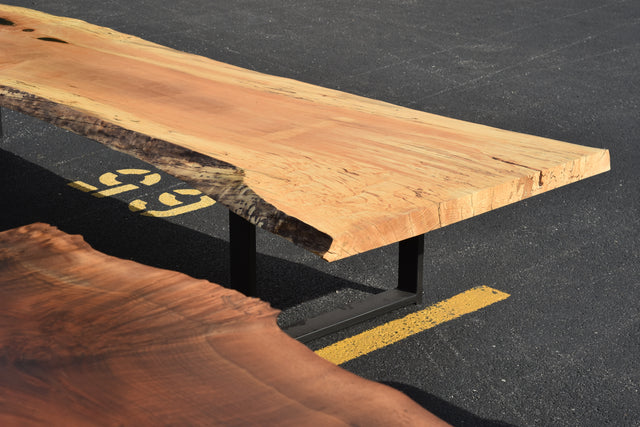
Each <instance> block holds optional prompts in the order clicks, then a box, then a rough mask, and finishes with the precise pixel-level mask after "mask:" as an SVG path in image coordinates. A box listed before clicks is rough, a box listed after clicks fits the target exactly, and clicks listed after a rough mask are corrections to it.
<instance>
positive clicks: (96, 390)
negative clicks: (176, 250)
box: [0, 224, 447, 427]
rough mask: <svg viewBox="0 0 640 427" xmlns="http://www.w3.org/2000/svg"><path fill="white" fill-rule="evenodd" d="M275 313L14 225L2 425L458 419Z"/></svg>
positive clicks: (8, 258) (4, 319) (2, 333)
mask: <svg viewBox="0 0 640 427" xmlns="http://www.w3.org/2000/svg"><path fill="white" fill-rule="evenodd" d="M276 314H277V312H276V310H274V309H272V308H270V307H269V306H268V305H267V304H266V303H264V302H262V301H260V300H257V299H252V298H247V297H245V296H243V295H242V294H240V293H238V292H236V291H233V290H228V289H225V288H222V287H221V286H218V285H215V284H213V283H210V282H207V281H204V280H196V279H193V278H190V277H188V276H186V275H184V274H180V273H177V272H173V271H167V270H160V269H157V268H153V267H148V266H144V265H141V264H137V263H135V262H132V261H125V260H121V259H118V258H114V257H110V256H107V255H105V254H102V253H100V252H97V251H95V250H93V249H92V248H91V247H90V246H89V245H88V244H87V243H85V242H84V240H83V239H82V238H81V237H80V236H70V235H68V234H65V233H63V232H61V231H59V230H57V229H55V228H53V227H51V226H48V225H46V224H32V225H29V226H25V227H21V228H18V229H14V230H9V231H5V232H2V233H0V425H2V426H10V425H47V426H52V425H55V426H65V427H66V426H85V425H92V426H112V425H113V426H115V425H118V426H123V425H127V426H160V425H176V426H187V425H225V426H232V425H240V426H246V425H278V426H281V425H292V426H306V425H313V426H330V425H331V426H333V425H352V426H353V425H362V426H385V427H386V426H395V425H407V426H418V425H425V426H428V425H429V426H443V425H447V424H445V423H444V422H443V421H441V420H440V419H438V418H437V417H435V416H434V415H433V414H431V413H429V412H427V411H425V410H424V409H422V408H421V407H420V406H419V405H418V404H416V403H415V402H413V401H412V400H411V399H409V398H408V397H406V396H405V395H403V394H402V393H400V392H399V391H397V390H394V389H392V388H390V387H387V386H385V385H382V384H378V383H375V382H372V381H368V380H365V379H364V378H360V377H358V376H356V375H353V374H351V373H349V372H347V371H345V370H343V369H341V368H339V367H337V366H334V365H332V364H331V363H329V362H327V361H325V360H323V359H321V358H320V357H318V356H316V355H315V354H314V353H313V352H312V351H311V350H309V349H308V348H306V347H305V346H304V345H302V344H300V343H299V342H297V341H295V340H294V339H292V338H290V337H289V336H287V335H286V334H285V333H284V332H282V331H281V330H280V328H279V327H278V326H277V324H276V319H275V317H276Z"/></svg>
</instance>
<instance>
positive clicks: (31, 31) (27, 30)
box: [22, 28, 35, 33]
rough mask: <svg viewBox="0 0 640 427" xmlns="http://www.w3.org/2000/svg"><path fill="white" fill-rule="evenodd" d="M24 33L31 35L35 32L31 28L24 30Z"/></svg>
mask: <svg viewBox="0 0 640 427" xmlns="http://www.w3.org/2000/svg"><path fill="white" fill-rule="evenodd" d="M22 31H24V32H25V33H33V32H34V31H35V30H34V29H33V28H25V29H24V30H22Z"/></svg>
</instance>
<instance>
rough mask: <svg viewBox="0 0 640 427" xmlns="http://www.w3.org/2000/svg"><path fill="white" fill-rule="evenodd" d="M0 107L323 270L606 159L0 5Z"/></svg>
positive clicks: (582, 173) (587, 171)
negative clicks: (99, 151) (132, 166)
mask: <svg viewBox="0 0 640 427" xmlns="http://www.w3.org/2000/svg"><path fill="white" fill-rule="evenodd" d="M0 23H1V24H2V25H0V43H1V46H2V55H0V105H3V106H7V107H9V108H12V109H14V110H17V111H21V112H23V113H26V114H30V115H33V116H36V117H39V118H41V119H44V120H46V121H49V122H51V123H54V124H56V125H57V126H60V127H63V128H66V129H70V130H72V131H74V132H77V133H79V134H82V135H85V136H87V137H89V138H93V139H95V140H97V141H100V142H102V143H105V144H107V145H109V146H111V147H113V148H115V149H118V150H121V151H124V152H127V153H130V154H132V155H134V156H136V157H138V158H141V159H143V160H145V161H148V162H151V163H153V164H154V165H156V166H157V167H159V168H161V169H163V170H165V171H167V172H168V173H170V174H172V175H175V176H176V177H178V178H180V179H182V180H184V181H186V182H189V183H190V184H192V185H193V186H194V187H196V188H198V189H200V190H202V191H203V192H205V193H207V194H209V195H210V196H211V197H213V198H214V199H216V200H217V201H218V202H220V203H222V204H224V205H226V206H228V207H229V208H230V209H231V210H233V211H234V212H236V213H238V214H239V215H241V216H243V217H245V218H247V219H248V220H250V221H251V222H253V223H254V224H257V225H258V226H261V227H263V228H265V229H267V230H269V231H272V232H274V233H276V234H279V235H281V236H283V237H285V238H287V239H290V240H292V241H294V242H295V243H296V244H298V245H300V246H302V247H305V248H306V249H309V250H311V251H314V252H316V253H318V254H320V255H321V256H322V257H324V258H325V259H327V260H329V261H332V260H336V259H340V258H343V257H346V256H350V255H353V254H357V253H360V252H363V251H366V250H369V249H373V248H377V247H380V246H383V245H386V244H390V243H394V242H397V241H400V240H403V239H406V238H409V237H412V236H416V235H418V234H422V233H425V232H427V231H430V230H433V229H436V228H438V227H442V226H445V225H447V224H451V223H454V222H456V221H460V220H463V219H465V218H469V217H472V216H474V215H478V214H481V213H483V212H487V211H490V210H492V209H496V208H498V207H501V206H504V205H506V204H509V203H513V202H516V201H519V200H522V199H524V198H527V197H530V196H533V195H536V194H539V193H542V192H544V191H547V190H551V189H554V188H557V187H559V186H561V185H565V184H568V183H571V182H574V181H577V180H580V179H583V178H586V177H588V176H591V175H594V174H597V173H600V172H604V171H606V170H608V169H609V153H608V151H607V150H603V149H596V148H589V147H583V146H578V145H572V144H568V143H563V142H558V141H554V140H549V139H545V138H539V137H534V136H530V135H523V134H519V133H514V132H508V131H504V130H499V129H494V128H490V127H486V126H481V125H476V124H472V123H467V122H462V121H457V120H453V119H449V118H444V117H440V116H436V115H432V114H428V113H424V112H419V111H415V110H410V109H407V108H401V107H398V106H394V105H390V104H386V103H383V102H378V101H374V100H370V99H366V98H362V97H358V96H353V95H349V94H345V93H342V92H338V91H334V90H329V89H324V88H320V87H316V86H312V85H309V84H305V83H301V82H297V81H293V80H289V79H284V78H279V77H274V76H269V75H264V74H260V73H257V72H252V71H248V70H245V69H241V68H237V67H233V66H231V65H227V64H224V63H220V62H216V61H213V60H210V59H207V58H203V57H199V56H195V55H190V54H186V53H182V52H178V51H175V50H172V49H169V48H166V47H162V46H159V45H156V44H153V43H150V42H147V41H144V40H141V39H139V38H136V37H133V36H128V35H124V34H121V33H118V32H115V31H113V30H109V29H106V28H101V27H97V26H94V25H91V24H88V23H85V22H81V21H77V20H73V19H66V18H59V17H55V16H51V15H46V14H43V13H39V12H35V11H31V10H28V9H22V8H16V7H10V6H0Z"/></svg>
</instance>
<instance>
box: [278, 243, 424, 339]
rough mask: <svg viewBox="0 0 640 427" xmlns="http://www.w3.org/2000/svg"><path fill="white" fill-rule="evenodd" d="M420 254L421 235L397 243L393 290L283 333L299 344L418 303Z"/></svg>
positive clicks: (421, 280) (420, 289) (421, 273)
mask: <svg viewBox="0 0 640 427" xmlns="http://www.w3.org/2000/svg"><path fill="white" fill-rule="evenodd" d="M423 254H424V235H423V234H422V235H419V236H416V237H412V238H410V239H407V240H403V241H401V242H400V249H399V260H398V261H399V262H398V287H397V288H396V289H390V290H388V291H384V292H382V293H379V294H376V295H372V296H369V297H367V298H365V299H364V300H363V301H360V302H357V303H354V304H350V305H348V306H346V307H344V308H339V309H337V310H334V311H331V312H329V313H324V314H321V315H319V316H317V317H313V318H311V319H306V320H304V321H303V322H301V323H299V324H296V325H293V326H291V327H289V328H286V329H284V331H285V332H286V333H287V334H288V335H289V336H291V337H293V338H295V339H297V340H299V341H302V342H307V341H311V340H313V339H316V338H319V337H321V336H323V335H328V334H330V333H332V332H336V331H339V330H341V329H344V328H346V327H348V326H352V325H354V324H356V323H360V322H363V321H365V320H367V319H371V318H373V317H376V316H378V315H380V314H383V313H386V312H389V311H392V310H395V309H398V308H400V307H404V306H407V305H410V304H420V303H421V302H422V295H423V263H422V261H423Z"/></svg>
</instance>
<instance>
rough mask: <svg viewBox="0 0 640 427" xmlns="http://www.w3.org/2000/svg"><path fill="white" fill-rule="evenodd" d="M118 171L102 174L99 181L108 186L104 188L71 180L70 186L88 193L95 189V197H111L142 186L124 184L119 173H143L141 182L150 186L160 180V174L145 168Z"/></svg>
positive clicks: (93, 194)
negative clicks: (100, 188)
mask: <svg viewBox="0 0 640 427" xmlns="http://www.w3.org/2000/svg"><path fill="white" fill-rule="evenodd" d="M116 172H118V173H117V174H115V173H113V172H107V173H103V174H102V175H100V177H99V178H98V181H100V183H101V184H103V185H104V186H105V187H107V188H105V189H104V190H99V191H96V190H98V188H97V187H94V186H93V185H90V184H87V183H85V182H82V181H74V182H70V183H69V186H71V187H73V188H76V189H78V190H80V191H84V192H86V193H88V192H91V191H93V192H94V193H92V196H94V197H109V196H115V195H116V194H120V193H124V192H126V191H131V190H137V189H138V188H140V187H138V186H137V185H134V184H123V183H122V182H121V181H119V180H118V176H119V175H142V179H141V180H140V184H144V185H146V186H150V185H153V184H157V183H158V182H160V174H158V173H151V171H148V170H145V169H120V170H117V171H116Z"/></svg>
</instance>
